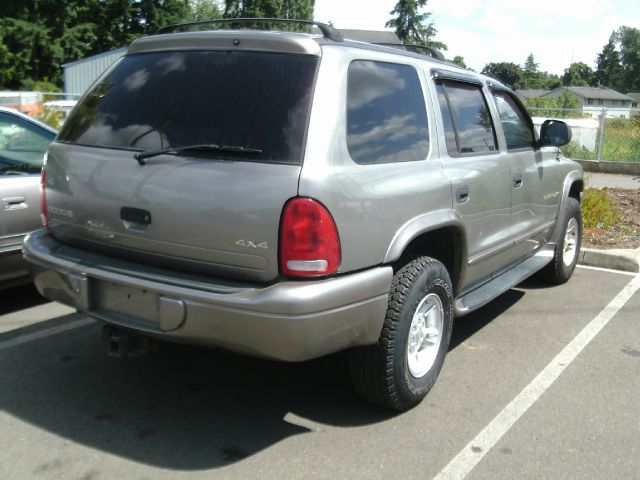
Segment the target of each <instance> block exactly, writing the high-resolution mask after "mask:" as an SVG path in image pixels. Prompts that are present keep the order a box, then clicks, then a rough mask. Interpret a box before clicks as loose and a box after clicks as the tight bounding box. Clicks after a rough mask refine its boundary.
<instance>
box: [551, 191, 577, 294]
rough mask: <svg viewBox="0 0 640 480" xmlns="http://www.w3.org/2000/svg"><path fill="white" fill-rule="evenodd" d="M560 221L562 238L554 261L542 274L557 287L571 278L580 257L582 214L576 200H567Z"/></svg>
mask: <svg viewBox="0 0 640 480" xmlns="http://www.w3.org/2000/svg"><path fill="white" fill-rule="evenodd" d="M558 221H559V222H562V228H563V230H562V236H561V238H560V240H559V241H558V243H557V244H556V248H555V250H554V254H553V260H552V261H551V263H550V264H549V265H547V266H546V267H545V269H544V270H543V272H542V273H543V274H544V277H545V278H546V280H547V281H549V282H550V283H553V284H556V285H560V284H562V283H565V282H566V281H567V280H569V279H570V278H571V275H573V271H574V270H575V269H576V265H577V263H578V257H579V256H580V245H581V244H582V212H581V211H580V203H578V201H577V200H576V199H575V198H571V197H569V198H568V199H567V201H566V202H565V206H564V208H563V211H562V212H561V214H560V217H559V218H558Z"/></svg>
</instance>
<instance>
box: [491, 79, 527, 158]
mask: <svg viewBox="0 0 640 480" xmlns="http://www.w3.org/2000/svg"><path fill="white" fill-rule="evenodd" d="M493 98H494V99H495V101H496V107H497V108H498V112H499V114H500V123H501V124H502V130H504V137H505V139H506V141H507V148H508V149H509V150H514V149H518V148H532V147H533V141H534V136H533V130H532V129H531V126H530V123H529V120H528V116H527V114H526V113H525V112H523V111H522V108H521V107H520V105H518V103H517V102H516V101H515V99H514V98H513V97H512V96H511V95H510V94H508V93H507V92H501V91H495V92H493Z"/></svg>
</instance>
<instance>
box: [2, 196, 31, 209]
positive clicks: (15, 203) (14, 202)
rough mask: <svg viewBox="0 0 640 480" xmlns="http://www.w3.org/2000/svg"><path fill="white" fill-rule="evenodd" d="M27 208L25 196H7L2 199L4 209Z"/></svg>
mask: <svg viewBox="0 0 640 480" xmlns="http://www.w3.org/2000/svg"><path fill="white" fill-rule="evenodd" d="M24 208H27V204H26V203H25V198H24V197H5V198H3V199H2V209H3V210H22V209H24Z"/></svg>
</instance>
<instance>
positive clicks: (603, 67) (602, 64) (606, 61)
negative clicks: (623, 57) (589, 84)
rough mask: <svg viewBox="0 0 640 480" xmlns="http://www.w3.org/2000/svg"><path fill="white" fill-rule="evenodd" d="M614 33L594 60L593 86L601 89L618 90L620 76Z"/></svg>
mask: <svg viewBox="0 0 640 480" xmlns="http://www.w3.org/2000/svg"><path fill="white" fill-rule="evenodd" d="M615 38H616V35H615V32H614V33H612V34H611V37H609V42H608V43H607V44H606V45H605V46H604V47H603V48H602V52H601V53H599V54H598V58H597V59H596V72H595V75H594V84H595V85H600V86H603V87H608V88H613V89H618V88H619V86H620V79H621V75H622V64H621V63H620V54H619V53H618V51H617V50H616V42H615Z"/></svg>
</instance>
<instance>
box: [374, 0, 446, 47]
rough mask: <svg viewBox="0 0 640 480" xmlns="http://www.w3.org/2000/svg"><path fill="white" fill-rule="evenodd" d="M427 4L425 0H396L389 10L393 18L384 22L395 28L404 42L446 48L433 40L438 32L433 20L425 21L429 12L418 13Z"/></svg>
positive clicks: (387, 25)
mask: <svg viewBox="0 0 640 480" xmlns="http://www.w3.org/2000/svg"><path fill="white" fill-rule="evenodd" d="M426 5H427V0H398V3H396V6H395V7H394V8H393V10H392V11H391V12H389V13H390V14H391V15H392V16H394V18H392V19H391V20H389V21H388V22H387V23H386V25H385V26H386V27H389V28H395V31H396V35H398V38H400V40H401V41H402V43H406V44H416V45H426V46H428V47H433V48H438V49H440V50H446V49H447V46H446V45H445V44H444V43H442V42H439V41H437V40H434V37H435V36H436V34H437V33H438V31H437V30H436V28H435V27H434V26H433V22H430V23H427V21H428V19H429V17H430V16H431V13H428V12H425V13H419V10H420V9H421V8H424V7H425V6H426Z"/></svg>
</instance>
